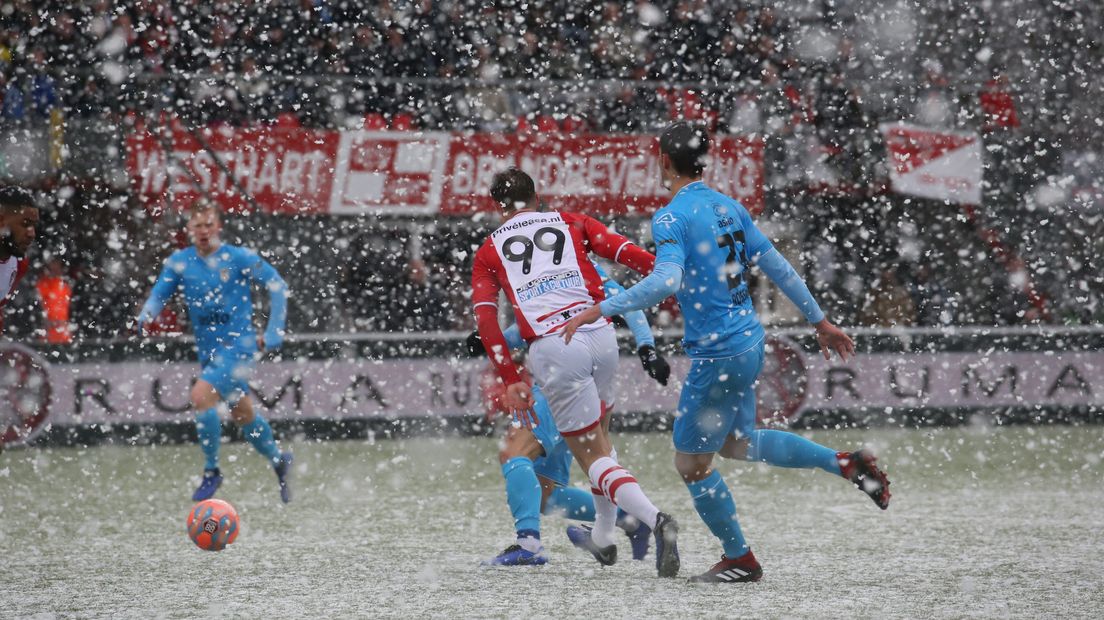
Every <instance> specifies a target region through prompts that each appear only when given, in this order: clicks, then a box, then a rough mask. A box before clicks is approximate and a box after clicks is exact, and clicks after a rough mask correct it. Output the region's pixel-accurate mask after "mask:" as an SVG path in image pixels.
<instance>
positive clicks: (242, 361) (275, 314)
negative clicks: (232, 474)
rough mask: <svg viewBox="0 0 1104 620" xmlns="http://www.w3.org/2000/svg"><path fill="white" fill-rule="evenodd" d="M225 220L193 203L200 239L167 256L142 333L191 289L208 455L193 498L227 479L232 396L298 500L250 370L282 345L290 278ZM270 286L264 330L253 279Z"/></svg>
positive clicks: (191, 221) (283, 489)
mask: <svg viewBox="0 0 1104 620" xmlns="http://www.w3.org/2000/svg"><path fill="white" fill-rule="evenodd" d="M221 230H222V221H221V220H220V218H219V212H218V210H217V209H216V208H215V207H214V206H213V205H210V204H207V203H202V202H201V203H196V204H195V205H193V206H192V208H191V209H190V210H189V216H188V233H189V235H190V236H191V239H192V243H193V244H194V245H192V246H191V247H189V248H185V249H183V250H178V251H176V252H173V254H172V256H169V258H168V259H167V260H166V261H165V267H164V269H163V270H162V271H161V275H160V277H158V278H157V283H156V284H154V286H153V291H152V292H151V293H150V296H149V299H148V300H146V303H145V305H144V306H142V311H141V312H140V313H139V315H138V329H139V333H144V331H145V326H146V325H148V324H149V323H151V322H153V321H154V320H155V319H156V318H157V316H158V315H159V314H160V313H161V309H162V308H164V306H165V302H167V301H168V300H169V298H170V297H172V296H173V295H174V294H175V293H177V292H180V293H182V294H183V295H184V301H185V303H186V305H187V307H188V317H189V319H191V322H192V328H193V331H194V332H195V340H196V351H197V353H198V354H199V365H200V367H201V368H202V372H201V373H200V376H199V380H197V381H196V382H195V385H194V386H192V393H191V400H192V406H193V407H195V409H196V412H197V413H196V434H197V435H198V436H199V445H200V448H202V450H203V454H204V456H205V457H206V463H205V465H204V470H203V480H202V482H201V483H200V485H199V488H197V489H196V491H195V494H194V495H192V499H193V500H195V501H200V500H204V499H208V498H210V497H212V496H213V495H214V494H215V491H217V490H218V488H219V485H221V484H222V473H221V472H220V471H219V462H218V456H219V444H220V439H221V437H222V421H221V419H220V417H219V409H218V406H219V404H220V403H226V406H227V407H229V410H230V415H231V417H232V418H233V419H234V422H236V423H237V424H238V426H240V427H241V431H242V436H243V437H245V439H246V440H248V441H249V443H251V444H253V447H254V448H256V449H257V452H260V453H261V455H263V456H264V457H265V458H266V459H267V460H268V462H269V463H270V464H271V465H272V467H273V469H274V470H275V471H276V478H277V480H278V481H279V484H280V499H282V500H283V501H284V503H287V502H289V501H291V489H290V488H289V487H288V476H289V474H290V473H291V453H290V452H284V453H281V452H280V448H279V446H278V445H277V443H276V439H275V438H274V437H273V435H272V427H270V426H269V425H268V422H267V421H266V420H265V419H264V418H263V417H261V414H259V413H256V412H254V411H253V402H252V400H251V399H250V397H249V377H250V375H251V374H252V371H253V365H254V363H255V359H256V357H257V354H258V351H266V350H275V349H278V348H280V345H281V344H282V343H283V340H284V324H285V322H286V321H287V298H288V290H287V284H286V283H285V282H284V280H283V279H282V278H281V277H280V274H278V273H276V270H275V269H273V268H272V265H270V264H268V262H266V261H265V260H264V259H262V258H261V257H259V256H257V253H256V252H254V251H252V250H247V249H245V248H241V247H237V246H233V245H229V244H225V243H222V241H221V240H220V239H219V232H220V231H221ZM254 283H257V284H261V285H263V286H264V287H265V289H266V290H267V291H268V297H269V302H270V305H271V314H270V316H269V319H268V327H267V328H266V329H265V331H264V333H263V334H261V335H258V334H257V331H256V329H255V328H254V327H253V297H252V290H251V286H252V284H254Z"/></svg>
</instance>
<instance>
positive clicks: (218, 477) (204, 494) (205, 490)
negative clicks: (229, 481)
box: [192, 467, 222, 502]
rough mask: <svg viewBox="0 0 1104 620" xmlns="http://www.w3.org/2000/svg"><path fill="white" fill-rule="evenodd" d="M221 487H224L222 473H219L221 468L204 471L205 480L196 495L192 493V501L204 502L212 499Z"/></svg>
mask: <svg viewBox="0 0 1104 620" xmlns="http://www.w3.org/2000/svg"><path fill="white" fill-rule="evenodd" d="M220 486H222V473H221V472H219V468H218V467H216V468H214V469H204V470H203V480H201V481H200V483H199V487H198V488H197V489H196V490H195V493H192V501H195V502H202V501H203V500H205V499H211V498H212V497H214V495H215V491H217V490H218V488H219V487H220Z"/></svg>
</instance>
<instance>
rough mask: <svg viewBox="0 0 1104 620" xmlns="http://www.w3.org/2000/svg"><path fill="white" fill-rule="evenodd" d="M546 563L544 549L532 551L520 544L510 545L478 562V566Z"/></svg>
mask: <svg viewBox="0 0 1104 620" xmlns="http://www.w3.org/2000/svg"><path fill="white" fill-rule="evenodd" d="M547 563H548V557H547V556H546V555H544V549H543V548H542V549H541V550H540V551H538V552H536V553H533V552H532V551H528V550H526V549H523V548H522V547H521V545H510V546H509V547H506V549H505V550H504V551H503V552H502V553H500V554H498V555H496V556H495V557H493V558H491V559H489V560H484V561H482V562H480V564H479V565H480V566H541V565H543V564H547Z"/></svg>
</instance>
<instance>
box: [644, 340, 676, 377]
mask: <svg viewBox="0 0 1104 620" xmlns="http://www.w3.org/2000/svg"><path fill="white" fill-rule="evenodd" d="M636 354H637V355H639V356H640V363H642V364H644V370H645V371H646V372H647V373H648V376H649V377H651V378H653V379H655V380H656V381H658V382H659V384H660V385H667V379H668V378H670V376H671V365H670V364H668V363H667V360H665V359H663V356H662V355H660V354H659V353H658V352H656V350H655V347H653V346H652V345H650V344H646V345H644V346H642V347H640V348H639V349H637V350H636Z"/></svg>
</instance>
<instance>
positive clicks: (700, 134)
mask: <svg viewBox="0 0 1104 620" xmlns="http://www.w3.org/2000/svg"><path fill="white" fill-rule="evenodd" d="M659 150H660V151H662V152H664V153H666V154H667V157H670V158H671V164H672V165H673V166H674V167H675V171H676V172H678V173H679V174H681V175H683V176H691V177H700V176H701V175H702V173H703V172H705V156H706V154H708V153H709V132H707V131H706V130H705V127H703V126H702V125H698V124H696V123H688V122H686V121H676V122H674V123H671V124H670V125H667V128H666V129H664V130H663V133H662V134H661V135H660V136H659Z"/></svg>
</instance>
